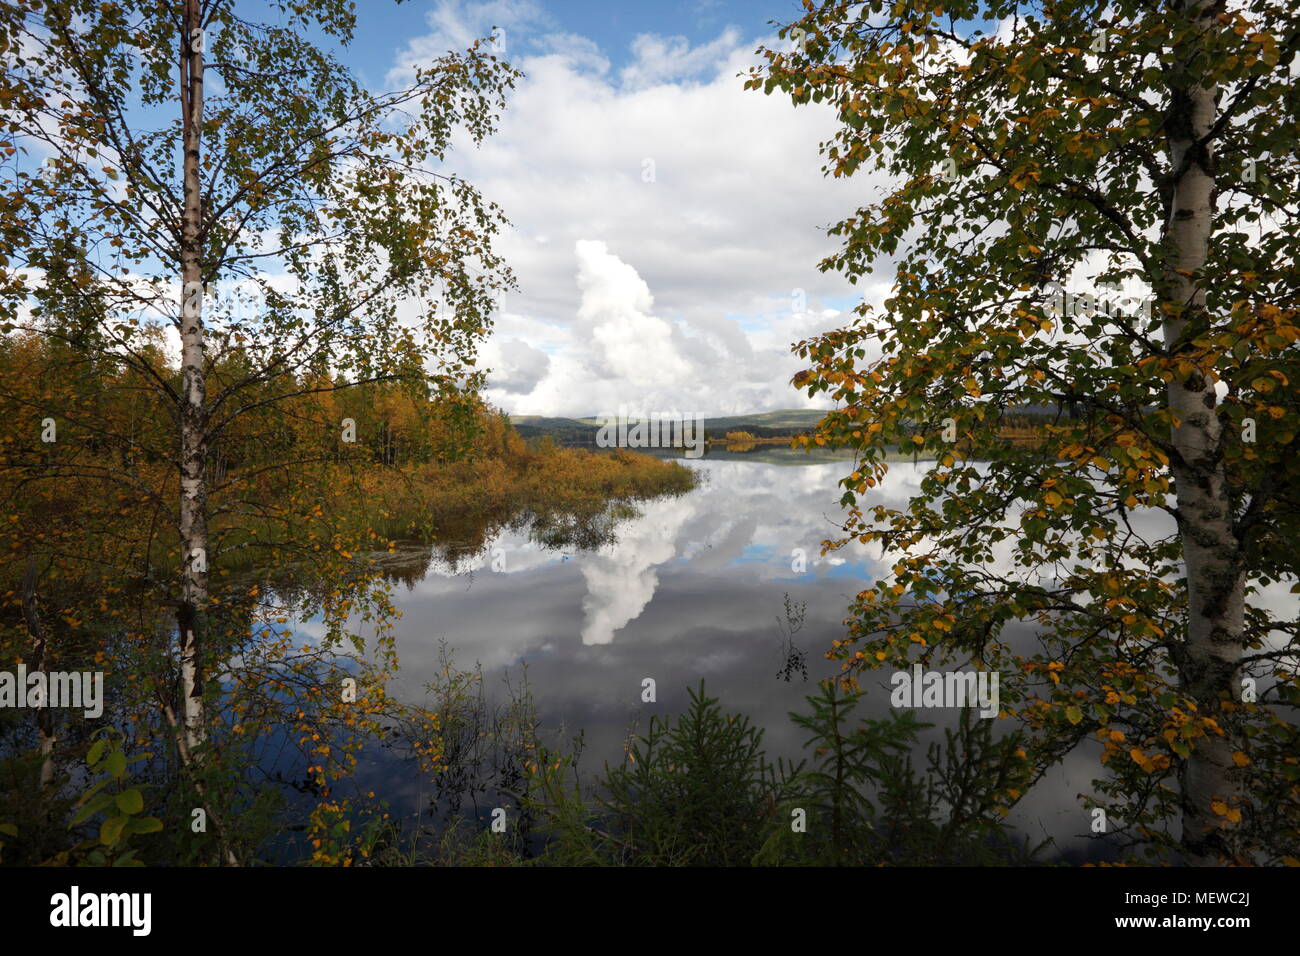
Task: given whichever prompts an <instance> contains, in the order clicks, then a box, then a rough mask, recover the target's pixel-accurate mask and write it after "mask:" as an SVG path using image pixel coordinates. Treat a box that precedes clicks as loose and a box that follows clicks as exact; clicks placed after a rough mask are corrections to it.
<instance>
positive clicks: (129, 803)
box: [117, 788, 144, 816]
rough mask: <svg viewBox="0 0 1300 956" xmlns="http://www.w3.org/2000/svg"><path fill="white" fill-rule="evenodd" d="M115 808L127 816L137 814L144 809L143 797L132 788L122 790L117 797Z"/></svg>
mask: <svg viewBox="0 0 1300 956" xmlns="http://www.w3.org/2000/svg"><path fill="white" fill-rule="evenodd" d="M117 808H118V809H119V810H121V811H122V812H123V813H125V814H127V815H128V816H129V815H130V814H133V813H139V812H140V811H141V810H143V809H144V797H142V796H141V795H140V791H139V790H136V789H134V788H132V789H131V790H123V791H122V792H121V793H119V794H118V795H117Z"/></svg>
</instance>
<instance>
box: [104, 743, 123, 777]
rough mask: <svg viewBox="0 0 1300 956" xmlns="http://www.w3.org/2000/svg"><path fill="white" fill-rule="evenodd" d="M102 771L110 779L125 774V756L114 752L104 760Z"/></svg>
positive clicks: (116, 751)
mask: <svg viewBox="0 0 1300 956" xmlns="http://www.w3.org/2000/svg"><path fill="white" fill-rule="evenodd" d="M104 770H105V772H107V773H108V775H109V776H110V777H115V778H120V777H121V776H122V775H123V774H125V773H126V754H124V753H122V751H120V750H114V751H113V752H112V753H110V754H109V755H108V756H107V757H106V758H104Z"/></svg>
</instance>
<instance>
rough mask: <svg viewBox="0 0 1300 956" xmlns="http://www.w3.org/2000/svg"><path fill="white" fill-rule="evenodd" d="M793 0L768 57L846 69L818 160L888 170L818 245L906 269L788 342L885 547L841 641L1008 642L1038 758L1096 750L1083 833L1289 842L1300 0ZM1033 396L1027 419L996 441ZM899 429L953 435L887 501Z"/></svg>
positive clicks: (819, 91) (813, 69)
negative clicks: (1018, 435)
mask: <svg viewBox="0 0 1300 956" xmlns="http://www.w3.org/2000/svg"><path fill="white" fill-rule="evenodd" d="M804 7H805V10H806V13H805V15H804V16H803V17H802V18H801V19H799V20H798V21H796V22H794V23H791V24H786V25H784V26H783V28H782V30H781V37H782V38H783V41H782V44H781V45H779V46H777V47H774V48H771V49H765V50H763V51H762V53H763V55H764V56H765V58H766V64H765V65H764V66H763V67H761V68H758V69H756V70H755V71H753V74H752V75H751V76H750V78H749V79H748V80H747V85H748V86H749V87H751V88H762V89H763V90H764V91H765V92H767V93H773V92H776V91H778V90H779V91H780V92H782V93H783V94H787V95H789V96H790V97H791V99H792V101H793V102H794V103H795V104H797V105H799V104H807V103H810V102H812V103H823V104H827V105H828V106H829V107H830V108H832V109H833V110H834V111H835V115H836V116H837V117H838V121H839V122H838V125H837V127H836V132H835V134H834V136H833V137H832V139H831V140H829V141H828V142H826V143H824V144H823V146H822V148H823V155H824V156H825V158H826V161H827V163H826V167H825V169H826V172H827V173H828V174H829V175H832V176H836V177H840V176H853V175H855V174H857V175H859V176H861V175H863V173H864V172H867V171H870V173H871V174H872V175H873V176H874V177H875V182H876V183H877V184H878V190H877V193H876V195H875V196H874V197H872V198H871V199H870V200H868V201H865V202H864V204H863V205H862V206H861V208H859V209H857V210H855V211H853V212H852V214H850V215H849V216H847V217H846V218H845V219H844V220H843V221H841V222H839V223H838V224H836V225H834V226H833V227H832V228H831V232H832V234H834V235H837V236H840V237H842V239H843V245H842V247H841V248H840V250H839V251H837V252H836V253H835V254H833V255H831V256H829V257H828V258H827V259H826V260H825V261H824V262H823V263H822V264H821V268H822V269H823V270H836V271H838V272H840V273H842V274H844V275H846V276H847V277H848V278H849V279H850V280H852V281H855V282H856V281H857V280H859V279H861V278H863V277H864V276H866V275H867V274H869V273H871V272H872V271H873V270H877V269H881V268H882V267H884V268H886V269H888V268H890V267H892V269H893V282H892V288H891V290H890V294H889V296H888V298H886V299H885V301H884V302H883V306H882V305H881V304H880V303H876V304H875V306H874V307H873V305H872V304H870V303H868V302H866V301H865V300H864V302H863V303H862V304H861V305H860V306H859V307H858V308H857V309H856V315H855V316H854V317H853V318H852V321H851V322H849V323H848V324H847V325H845V326H844V327H843V328H840V329H838V330H835V331H832V332H829V333H827V334H824V335H820V336H817V337H814V338H811V339H809V340H807V341H804V342H801V343H799V345H798V346H797V350H798V352H799V354H800V355H802V356H804V357H805V358H806V359H807V360H808V363H809V367H808V368H807V369H806V370H805V371H803V372H801V373H800V374H799V375H798V376H797V377H796V379H795V384H796V385H797V386H799V387H801V388H804V389H806V390H807V392H808V393H809V394H810V395H822V394H824V395H827V396H829V397H831V398H832V399H834V401H835V405H836V407H835V410H834V411H832V412H830V413H829V414H828V415H827V416H826V418H825V419H824V420H823V422H822V423H821V425H820V427H819V429H818V430H817V432H816V433H815V435H814V436H813V437H812V438H810V439H809V440H808V441H809V442H810V443H815V444H817V445H823V444H826V445H841V446H847V447H850V448H853V449H855V450H856V451H857V453H858V462H857V464H856V467H855V469H854V471H853V473H852V474H851V475H850V476H848V477H847V478H845V479H844V481H843V486H844V489H845V490H844V495H843V499H842V503H843V505H844V507H845V509H846V521H845V525H844V534H843V535H842V536H841V537H838V538H836V539H834V540H832V541H830V542H827V546H828V547H835V546H838V545H841V544H844V543H846V542H848V541H852V540H857V541H860V542H870V543H872V544H873V545H878V546H879V547H880V548H881V550H882V554H883V566H884V568H885V573H884V575H883V576H882V577H881V579H880V580H877V581H875V582H873V583H872V584H871V585H870V586H868V587H867V588H865V589H864V590H863V591H862V592H861V593H860V594H859V595H858V596H857V599H856V601H855V603H854V608H853V611H854V613H853V618H852V620H851V626H850V632H849V634H848V636H847V638H846V639H845V640H843V641H837V642H836V644H835V647H834V648H833V650H832V652H831V653H832V656H837V657H839V658H841V659H842V660H843V661H844V666H845V669H846V671H847V672H848V674H849V676H850V677H854V678H856V675H858V674H859V673H861V672H863V671H866V670H869V669H872V668H880V667H899V668H901V667H906V666H909V665H910V663H911V662H912V661H914V660H922V661H926V662H929V661H946V662H948V663H957V664H964V665H966V666H973V667H981V668H994V669H997V670H998V671H999V672H1000V673H1001V676H1002V679H1003V682H1004V683H1003V685H1002V686H1003V689H1002V701H1003V714H1002V716H1003V717H1004V718H1005V719H1008V720H1014V721H1017V722H1020V723H1022V724H1024V725H1025V726H1026V727H1027V728H1028V729H1029V730H1030V731H1031V732H1032V734H1031V736H1032V739H1033V740H1034V745H1033V746H1032V747H1030V748H1027V751H1026V754H1025V760H1026V762H1027V763H1028V764H1029V765H1030V767H1031V768H1032V771H1033V773H1034V777H1035V779H1041V777H1042V776H1043V775H1045V774H1047V773H1048V772H1049V771H1050V770H1051V769H1052V768H1053V767H1054V766H1056V765H1057V764H1058V763H1059V762H1060V761H1061V760H1062V759H1063V758H1064V756H1065V755H1066V754H1068V753H1070V752H1072V751H1074V750H1076V748H1085V749H1090V750H1092V751H1094V752H1096V753H1097V754H1098V756H1099V759H1100V760H1101V762H1102V763H1103V764H1104V765H1105V767H1106V771H1105V773H1103V774H1102V775H1101V776H1099V778H1098V779H1097V781H1096V782H1095V788H1094V793H1093V794H1091V795H1090V797H1089V798H1088V803H1089V804H1090V806H1089V807H1085V808H1081V813H1080V826H1079V827H1078V832H1081V833H1088V832H1089V830H1090V828H1089V826H1088V825H1087V822H1086V821H1087V820H1088V819H1089V817H1087V816H1084V814H1083V812H1082V811H1083V810H1084V809H1088V810H1089V811H1091V810H1095V809H1102V810H1105V811H1107V818H1108V819H1109V820H1110V821H1111V824H1110V826H1109V827H1107V828H1103V829H1105V831H1106V832H1105V833H1104V837H1105V838H1106V839H1110V840H1118V842H1119V843H1120V844H1121V845H1122V846H1127V847H1129V848H1130V849H1131V850H1132V851H1134V852H1136V853H1139V854H1146V855H1155V856H1168V857H1170V858H1172V859H1176V860H1182V861H1184V862H1187V863H1191V864H1201V865H1206V864H1216V863H1234V862H1235V863H1248V862H1249V863H1255V862H1278V861H1286V862H1290V863H1295V862H1297V857H1300V851H1298V850H1297V847H1298V846H1300V789H1298V783H1300V766H1297V758H1296V756H1295V754H1296V744H1297V737H1296V733H1295V707H1296V706H1297V704H1300V694H1298V693H1297V687H1296V676H1295V675H1296V670H1297V668H1296V654H1297V650H1298V649H1297V647H1296V643H1295V642H1296V623H1297V622H1296V600H1295V597H1294V594H1295V592H1296V586H1295V582H1296V571H1297V567H1296V549H1295V542H1296V540H1297V526H1296V515H1297V513H1300V512H1298V511H1297V492H1298V491H1300V468H1298V466H1297V463H1296V452H1297V444H1296V434H1297V429H1296V423H1297V415H1300V401H1297V392H1296V389H1295V386H1294V384H1293V383H1294V380H1295V376H1296V374H1297V372H1298V371H1300V369H1298V368H1297V366H1298V364H1300V363H1298V362H1297V358H1298V355H1297V347H1296V341H1297V339H1298V338H1300V328H1297V325H1298V324H1300V323H1297V321H1296V316H1297V308H1296V292H1297V275H1300V273H1298V272H1297V270H1296V253H1297V247H1296V246H1297V231H1296V226H1297V222H1296V218H1297V208H1296V204H1295V200H1294V196H1295V192H1296V187H1297V185H1300V183H1298V182H1297V173H1298V172H1300V166H1298V165H1297V157H1296V153H1295V143H1296V142H1297V133H1298V132H1300V129H1298V128H1297V122H1298V114H1297V103H1298V99H1297V93H1296V87H1295V84H1294V77H1295V73H1296V53H1297V48H1298V47H1300V15H1298V14H1297V12H1296V10H1295V7H1294V5H1292V4H1288V3H1279V2H1269V0H1251V2H1244V3H1228V2H1212V0H1166V2H1163V3H1138V2H1120V3H1096V2H1082V0H1066V2H1052V3H1046V4H1038V3H1018V2H1002V0H993V2H988V3H976V2H938V3H909V2H896V3H895V2H867V3H864V4H851V3H845V2H836V0H827V2H812V0H805V3H804ZM864 167H865V168H864ZM1026 412H1037V413H1039V417H1038V421H1039V422H1040V423H1041V424H1040V426H1039V428H1038V432H1039V435H1038V438H1037V440H1034V441H1028V442H1020V443H1014V442H1007V441H1000V440H998V438H997V435H998V431H999V428H1000V427H1001V425H1002V424H1003V423H1005V422H1006V421H1007V420H1008V419H1010V418H1012V417H1014V416H1017V415H1024V414H1025V413H1026ZM1042 413H1047V414H1045V415H1044V414H1042ZM896 445H903V446H905V447H907V448H910V449H917V450H923V451H926V452H928V454H929V456H931V459H932V460H931V461H930V463H929V464H928V466H927V467H926V469H925V473H924V474H923V476H922V478H921V485H920V489H919V491H917V492H916V493H915V494H912V495H910V500H909V502H908V504H907V506H906V507H904V508H898V509H891V508H887V507H883V506H880V505H876V504H874V503H872V501H871V500H870V495H871V493H872V492H871V489H873V488H876V487H878V486H880V485H881V484H882V483H885V482H887V481H888V480H889V475H888V473H889V466H888V464H887V462H886V454H887V451H888V449H889V448H891V447H893V446H896ZM1022 796H1023V793H1022V792H1021V791H1020V789H1014V790H1009V791H1008V792H1007V793H1006V794H1005V795H1004V797H1003V799H1004V801H1005V806H1006V808H1007V809H1008V810H1009V808H1010V807H1011V806H1012V805H1014V804H1015V803H1016V802H1017V801H1018V800H1019V799H1020V798H1021V797H1022ZM1093 819H1095V817H1093ZM1094 835H1098V836H1102V835H1103V834H1101V833H1094Z"/></svg>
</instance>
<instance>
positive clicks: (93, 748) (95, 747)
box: [86, 737, 108, 767]
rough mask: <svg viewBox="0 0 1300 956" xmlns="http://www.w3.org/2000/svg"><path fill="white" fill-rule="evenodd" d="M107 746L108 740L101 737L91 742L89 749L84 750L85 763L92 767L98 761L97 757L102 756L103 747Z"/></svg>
mask: <svg viewBox="0 0 1300 956" xmlns="http://www.w3.org/2000/svg"><path fill="white" fill-rule="evenodd" d="M107 746H108V741H107V740H106V739H104V738H103V737H101V738H100V739H99V740H96V741H95V742H94V743H93V744H91V745H90V749H89V750H87V751H86V763H88V764H90V766H92V767H93V766H95V764H97V763H99V759H100V758H101V757H103V756H104V748H105V747H107Z"/></svg>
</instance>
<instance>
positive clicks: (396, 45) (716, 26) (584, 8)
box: [348, 0, 800, 84]
mask: <svg viewBox="0 0 1300 956" xmlns="http://www.w3.org/2000/svg"><path fill="white" fill-rule="evenodd" d="M436 6H437V4H435V3H434V2H433V0H407V2H404V3H400V4H399V3H396V2H395V0H357V33H356V43H355V44H354V45H353V47H352V48H351V51H350V55H349V57H348V59H349V62H350V63H351V65H352V66H353V68H354V69H356V70H357V71H358V73H359V74H360V75H361V76H363V77H364V78H365V79H366V81H367V83H368V84H370V83H371V82H372V81H373V82H374V83H375V84H379V83H381V82H382V78H383V76H384V74H385V73H386V71H387V70H388V68H389V67H390V66H391V65H392V62H393V59H394V58H395V56H396V54H397V52H398V51H399V50H400V49H401V47H402V45H403V43H402V40H403V38H405V37H410V36H415V35H418V34H420V33H423V32H425V31H426V30H427V20H426V18H427V17H428V15H429V13H430V12H431V11H432V10H434V9H435V8H436ZM465 6H467V7H471V8H472V7H478V8H491V7H493V6H495V4H492V3H469V4H466V5H465ZM538 6H539V8H540V11H541V13H542V15H543V16H544V17H545V20H546V23H547V26H548V27H549V32H557V33H569V34H574V35H578V36H585V37H588V38H589V39H591V40H593V41H594V42H595V43H596V44H597V45H598V46H599V47H600V48H601V49H602V50H603V51H605V54H606V55H607V56H608V57H609V58H610V61H611V64H612V66H613V68H614V69H615V70H618V69H621V68H622V67H624V66H626V65H627V64H628V63H629V62H630V61H631V60H632V59H633V56H632V53H631V47H632V42H633V40H634V39H635V38H636V37H637V36H638V35H639V34H651V35H661V36H682V37H685V38H686V40H687V41H688V42H689V43H690V44H691V45H692V46H696V45H700V44H702V43H705V42H707V41H708V40H711V39H713V38H714V37H716V36H717V35H718V34H719V33H721V32H722V30H723V29H724V28H725V27H728V26H733V27H736V28H738V29H740V30H741V31H742V32H743V33H745V34H746V35H757V34H760V33H764V32H766V29H767V27H766V21H768V20H771V19H778V18H780V19H784V18H786V17H789V18H790V19H793V18H794V17H795V16H797V15H798V14H799V10H800V5H799V4H798V3H796V2H794V0H663V2H660V0H651V2H644V0H555V2H551V3H542V4H539V5H538ZM507 29H508V28H507ZM508 41H509V35H507V42H508Z"/></svg>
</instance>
